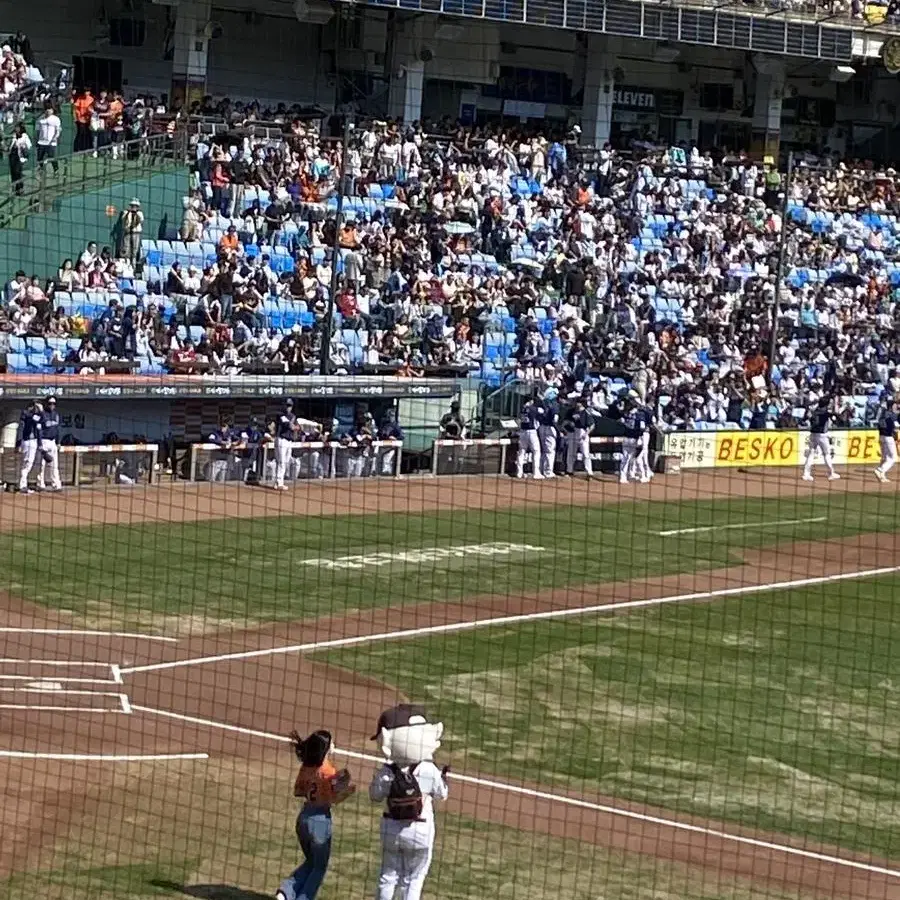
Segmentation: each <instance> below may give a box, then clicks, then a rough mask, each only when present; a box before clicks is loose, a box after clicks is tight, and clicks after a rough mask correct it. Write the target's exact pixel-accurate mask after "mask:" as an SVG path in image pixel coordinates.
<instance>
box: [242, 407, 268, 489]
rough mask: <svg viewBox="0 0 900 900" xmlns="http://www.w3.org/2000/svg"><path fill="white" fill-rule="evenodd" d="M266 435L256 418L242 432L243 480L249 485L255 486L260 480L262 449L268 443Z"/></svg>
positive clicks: (251, 419)
mask: <svg viewBox="0 0 900 900" xmlns="http://www.w3.org/2000/svg"><path fill="white" fill-rule="evenodd" d="M266 437H267V435H266V433H265V431H264V430H263V429H262V428H261V427H260V424H259V419H258V418H257V417H256V416H252V417H251V418H250V424H249V425H248V426H247V428H246V429H245V430H244V431H242V432H241V444H242V450H241V480H242V481H244V482H246V483H247V484H255V483H256V482H257V481H258V480H259V474H260V468H261V466H260V458H261V453H260V451H261V448H262V446H263V444H264V443H265V442H266Z"/></svg>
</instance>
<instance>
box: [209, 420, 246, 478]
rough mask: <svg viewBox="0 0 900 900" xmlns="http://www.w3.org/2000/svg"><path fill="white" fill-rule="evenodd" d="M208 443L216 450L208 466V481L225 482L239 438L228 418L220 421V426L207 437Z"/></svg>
mask: <svg viewBox="0 0 900 900" xmlns="http://www.w3.org/2000/svg"><path fill="white" fill-rule="evenodd" d="M209 442H210V443H211V444H215V445H216V447H217V448H218V449H217V450H215V451H214V452H215V455H214V456H213V459H212V462H210V465H209V480H210V481H227V480H228V472H229V469H230V468H231V464H232V463H233V462H234V460H235V449H236V448H235V445H236V444H239V443H240V437H239V435H238V434H236V433H235V430H234V428H233V426H232V420H231V419H230V418H226V419H223V420H222V424H221V425H220V426H219V427H218V428H217V429H216V430H215V431H214V432H213V433H212V434H211V435H210V436H209Z"/></svg>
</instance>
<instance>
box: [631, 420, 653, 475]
mask: <svg viewBox="0 0 900 900" xmlns="http://www.w3.org/2000/svg"><path fill="white" fill-rule="evenodd" d="M638 415H639V416H640V417H641V419H642V420H643V423H644V425H643V430H642V431H641V437H640V440H639V442H638V454H637V459H636V460H635V477H637V478H639V479H640V481H641V483H642V484H647V483H648V482H649V481H650V480H651V479H652V478H653V472H652V471H651V469H650V436H651V432H652V429H653V424H654V419H653V410H652V408H651V407H649V406H647V405H646V404H643V405H641V406H640V407H639V409H638Z"/></svg>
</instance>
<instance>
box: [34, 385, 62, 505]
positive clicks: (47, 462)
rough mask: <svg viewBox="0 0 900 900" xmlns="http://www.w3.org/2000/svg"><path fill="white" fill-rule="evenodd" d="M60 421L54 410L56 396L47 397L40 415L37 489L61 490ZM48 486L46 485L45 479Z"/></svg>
mask: <svg viewBox="0 0 900 900" xmlns="http://www.w3.org/2000/svg"><path fill="white" fill-rule="evenodd" d="M61 426H62V422H61V420H60V417H59V413H58V412H57V410H56V397H48V398H47V408H46V409H45V410H44V413H43V415H42V417H41V442H40V451H41V464H40V465H39V466H38V476H37V485H38V490H40V491H44V490H51V491H61V490H62V480H61V479H60V477H59V438H60V428H61ZM48 480H49V482H50V487H49V488H48V487H47V481H48Z"/></svg>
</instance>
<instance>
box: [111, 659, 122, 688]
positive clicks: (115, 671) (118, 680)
mask: <svg viewBox="0 0 900 900" xmlns="http://www.w3.org/2000/svg"><path fill="white" fill-rule="evenodd" d="M109 671H110V672H111V673H112V677H113V683H114V684H122V683H123V681H122V670H121V669H120V668H119V666H117V665H116V664H115V663H112V664H111V665H110V667H109Z"/></svg>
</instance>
